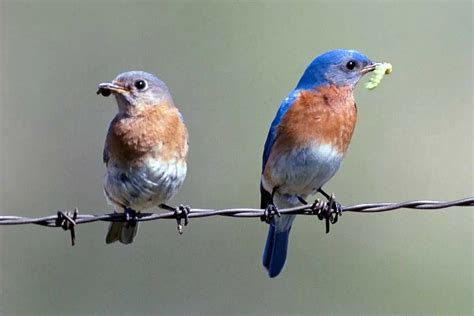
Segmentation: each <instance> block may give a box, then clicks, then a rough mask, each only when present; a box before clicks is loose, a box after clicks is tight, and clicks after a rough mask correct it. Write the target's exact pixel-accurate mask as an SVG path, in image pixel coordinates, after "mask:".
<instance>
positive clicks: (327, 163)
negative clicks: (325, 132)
mask: <svg viewBox="0 0 474 316" xmlns="http://www.w3.org/2000/svg"><path fill="white" fill-rule="evenodd" d="M342 158H343V154H341V153H340V152H339V151H337V150H336V149H334V148H333V147H332V146H331V145H313V146H309V147H303V148H295V149H292V150H290V151H287V152H285V153H281V154H280V155H278V156H276V157H275V158H273V159H272V160H271V161H270V160H269V161H268V162H267V164H270V165H269V166H268V167H269V168H270V180H269V179H265V177H262V184H263V187H264V188H265V189H266V190H267V191H268V192H271V191H272V189H273V187H275V186H277V187H278V192H279V193H281V194H290V195H302V196H305V195H309V194H314V193H315V192H316V191H317V190H318V189H319V188H321V187H322V186H323V185H324V184H325V183H326V182H327V181H328V180H329V179H330V178H331V177H332V176H334V174H335V173H336V171H337V170H338V169H339V166H340V164H341V161H342Z"/></svg>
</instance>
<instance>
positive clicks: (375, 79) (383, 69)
mask: <svg viewBox="0 0 474 316" xmlns="http://www.w3.org/2000/svg"><path fill="white" fill-rule="evenodd" d="M391 72H392V64H390V63H380V64H377V65H376V67H375V70H374V74H373V76H372V77H371V78H370V80H369V82H367V83H366V84H365V87H366V88H367V89H369V90H373V89H375V88H376V87H377V86H378V85H379V83H380V81H382V78H383V76H384V75H388V74H390V73H391Z"/></svg>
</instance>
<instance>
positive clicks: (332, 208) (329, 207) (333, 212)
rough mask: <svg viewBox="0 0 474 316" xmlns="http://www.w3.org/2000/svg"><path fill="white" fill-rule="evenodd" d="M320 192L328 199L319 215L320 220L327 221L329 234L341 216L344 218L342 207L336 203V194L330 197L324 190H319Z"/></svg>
mask: <svg viewBox="0 0 474 316" xmlns="http://www.w3.org/2000/svg"><path fill="white" fill-rule="evenodd" d="M318 192H320V193H321V194H322V195H324V197H325V198H326V199H327V202H326V203H324V204H323V205H322V207H321V208H320V210H319V212H318V213H317V215H318V218H319V219H320V220H323V219H324V220H325V222H326V234H328V233H329V227H330V224H335V223H337V221H338V220H339V216H342V205H341V204H340V203H339V202H338V201H336V196H335V195H334V193H333V194H331V195H329V194H327V193H326V192H324V191H323V190H322V189H319V190H318Z"/></svg>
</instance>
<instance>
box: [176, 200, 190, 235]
mask: <svg viewBox="0 0 474 316" xmlns="http://www.w3.org/2000/svg"><path fill="white" fill-rule="evenodd" d="M190 212H191V208H190V207H189V205H183V204H180V205H179V206H178V207H177V208H175V210H174V214H175V217H176V224H177V228H178V233H179V234H180V235H182V234H183V225H182V224H181V222H182V220H183V219H184V226H187V225H188V223H189V216H188V215H189V213H190Z"/></svg>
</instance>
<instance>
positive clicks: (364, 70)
mask: <svg viewBox="0 0 474 316" xmlns="http://www.w3.org/2000/svg"><path fill="white" fill-rule="evenodd" d="M377 65H380V63H371V64H369V65H367V66H365V67H364V68H362V69H361V70H360V73H361V74H362V75H365V74H366V73H369V72H371V71H374V70H375V67H377Z"/></svg>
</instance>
